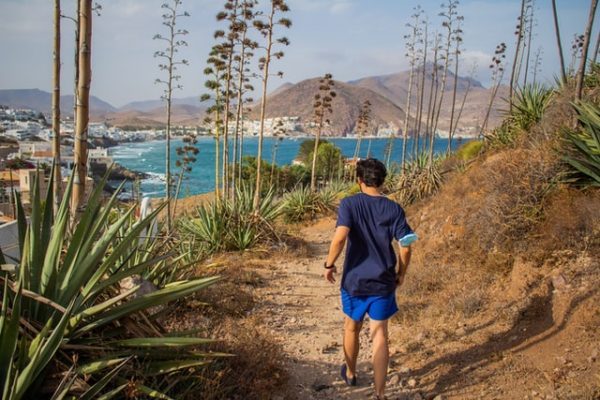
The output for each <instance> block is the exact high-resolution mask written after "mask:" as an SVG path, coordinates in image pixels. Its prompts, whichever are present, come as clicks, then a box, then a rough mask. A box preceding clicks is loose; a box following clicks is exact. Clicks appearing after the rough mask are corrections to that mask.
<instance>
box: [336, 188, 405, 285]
mask: <svg viewBox="0 0 600 400" xmlns="http://www.w3.org/2000/svg"><path fill="white" fill-rule="evenodd" d="M337 226H345V227H348V228H350V232H349V234H348V243H347V246H346V259H345V261H344V272H343V274H342V288H343V289H345V290H346V291H347V292H348V293H350V295H352V296H385V295H389V294H390V293H392V292H393V291H394V290H395V289H396V261H397V259H396V252H395V251H394V248H393V247H392V241H393V240H394V239H396V240H398V241H400V239H402V238H404V237H406V236H407V235H411V234H413V231H412V229H411V227H410V226H409V225H408V222H406V218H405V216H404V210H403V209H402V207H400V205H399V204H398V203H396V202H394V201H392V200H390V199H388V198H387V197H384V196H370V195H368V194H365V193H359V194H356V195H354V196H350V197H347V198H345V199H343V200H342V201H341V203H340V207H339V210H338V219H337Z"/></svg>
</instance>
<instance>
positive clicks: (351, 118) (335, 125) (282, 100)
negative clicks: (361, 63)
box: [250, 78, 405, 136]
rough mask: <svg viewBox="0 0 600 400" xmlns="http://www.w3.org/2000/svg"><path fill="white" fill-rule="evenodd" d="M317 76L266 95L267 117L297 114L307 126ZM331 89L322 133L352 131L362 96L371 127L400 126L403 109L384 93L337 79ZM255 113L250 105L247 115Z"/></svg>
mask: <svg viewBox="0 0 600 400" xmlns="http://www.w3.org/2000/svg"><path fill="white" fill-rule="evenodd" d="M319 79H320V78H313V79H307V80H304V81H302V82H299V83H297V84H295V85H292V86H290V87H288V88H285V89H283V90H276V91H275V92H274V93H273V94H272V95H269V97H268V99H269V100H268V102H267V118H275V117H283V116H290V117H299V119H300V122H301V123H302V124H304V125H305V126H308V124H310V122H311V121H312V120H313V100H314V96H315V94H317V93H318V92H319ZM334 90H335V92H336V94H337V96H336V97H335V98H334V99H333V102H332V108H333V114H332V115H331V117H330V118H329V119H330V120H331V125H330V126H329V127H328V128H326V129H325V131H324V134H325V135H330V136H346V135H348V134H349V133H350V132H352V131H353V130H354V127H355V125H356V120H357V119H358V114H359V112H360V109H361V107H362V104H363V102H364V101H365V100H369V101H370V102H371V109H372V112H371V120H372V127H373V129H375V128H376V127H378V126H380V127H383V126H388V125H390V126H393V127H394V128H395V130H397V129H399V128H400V127H401V126H402V121H403V120H404V115H405V114H404V111H403V110H402V108H400V107H398V106H397V105H395V104H394V103H393V102H392V101H390V100H388V99H387V98H385V97H384V96H382V95H380V94H378V93H376V92H374V91H372V90H370V89H367V88H363V87H360V86H353V85H349V84H347V83H343V82H339V81H335V83H334ZM258 117H259V107H258V106H254V107H253V109H252V112H251V114H250V118H252V119H258ZM307 129H308V128H307Z"/></svg>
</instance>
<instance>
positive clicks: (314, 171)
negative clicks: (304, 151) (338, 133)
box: [310, 115, 323, 192]
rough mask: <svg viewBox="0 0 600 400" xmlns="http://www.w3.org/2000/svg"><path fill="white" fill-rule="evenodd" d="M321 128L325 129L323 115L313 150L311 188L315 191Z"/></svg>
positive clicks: (320, 118)
mask: <svg viewBox="0 0 600 400" xmlns="http://www.w3.org/2000/svg"><path fill="white" fill-rule="evenodd" d="M321 129H323V115H321V116H320V117H319V127H318V128H317V136H316V138H315V148H314V150H313V159H312V168H311V171H310V190H311V192H315V191H316V189H317V155H318V153H319V140H320V139H321Z"/></svg>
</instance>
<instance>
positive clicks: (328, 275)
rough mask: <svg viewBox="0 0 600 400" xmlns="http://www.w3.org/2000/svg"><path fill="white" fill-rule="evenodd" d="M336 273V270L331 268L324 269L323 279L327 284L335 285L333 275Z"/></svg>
mask: <svg viewBox="0 0 600 400" xmlns="http://www.w3.org/2000/svg"><path fill="white" fill-rule="evenodd" d="M336 273H337V268H336V267H333V268H329V269H325V274H324V275H325V279H327V281H328V282H329V283H335V277H334V274H336Z"/></svg>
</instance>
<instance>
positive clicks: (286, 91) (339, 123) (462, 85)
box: [0, 66, 507, 135]
mask: <svg viewBox="0 0 600 400" xmlns="http://www.w3.org/2000/svg"><path fill="white" fill-rule="evenodd" d="M431 68H432V67H431V66H428V67H427V70H426V71H425V72H426V74H425V77H426V78H425V95H424V105H425V107H424V109H425V111H426V110H427V101H428V99H429V92H430V88H431ZM421 72H422V70H420V71H417V74H416V75H417V76H419V78H418V79H415V80H413V89H412V93H411V106H410V115H411V118H412V117H414V116H415V114H416V108H415V107H416V104H417V101H418V96H417V89H416V85H417V81H418V84H419V86H420V84H421V81H420V80H421V78H420V76H421ZM409 76H410V73H409V72H408V71H403V72H399V73H395V74H389V75H381V76H371V77H366V78H361V79H357V80H352V81H349V82H340V81H335V83H334V90H335V91H336V93H337V96H336V98H335V99H334V101H333V103H332V107H333V114H332V115H331V116H330V118H329V119H330V120H331V125H330V128H329V130H330V131H331V132H330V133H332V134H338V135H339V134H342V135H344V134H347V133H349V132H351V131H352V130H353V129H354V126H355V124H356V120H357V118H358V114H359V112H360V109H361V107H362V104H363V102H364V101H365V100H369V101H370V102H371V117H372V124H373V125H374V126H386V125H394V126H396V127H397V128H400V127H402V126H403V124H404V118H405V109H406V106H407V104H406V98H407V94H408V86H409ZM318 87H319V78H312V79H306V80H304V81H301V82H299V83H296V84H294V83H290V82H287V83H284V84H283V85H281V86H279V87H278V88H277V89H275V90H274V91H272V92H271V93H270V94H269V97H268V99H269V101H268V102H267V117H268V118H272V117H281V116H296V117H299V119H300V121H301V122H303V123H307V122H310V121H311V120H312V114H313V110H312V103H313V101H314V95H315V94H316V93H317V92H318ZM453 87H454V75H453V74H452V72H450V71H448V76H447V80H446V85H445V91H444V99H443V102H442V107H441V110H440V123H439V128H440V129H447V128H448V125H449V120H450V115H451V101H452V94H453ZM467 89H468V90H469V91H468V96H467V97H466V98H464V96H465V93H466V92H467ZM506 94H507V91H506V88H504V87H501V88H500V91H499V93H498V97H497V100H496V102H495V104H494V108H493V111H492V113H491V117H490V122H489V126H495V125H497V124H498V122H499V121H500V120H501V114H502V111H501V108H502V107H503V104H504V102H503V101H502V100H500V99H501V98H503V97H506ZM489 99H490V89H487V88H485V87H483V85H482V84H481V83H480V82H478V81H477V80H474V79H472V78H467V77H461V76H459V77H458V80H457V95H456V104H457V105H456V110H455V117H456V115H457V114H458V108H459V107H460V105H461V103H462V101H463V100H464V109H463V112H462V114H461V119H460V123H459V127H465V128H468V127H476V126H478V125H479V124H480V123H481V122H482V121H483V118H484V115H485V111H486V109H487V105H488V104H489ZM258 104H260V101H257V102H256V103H254V105H253V106H252V111H251V113H250V118H252V119H258V117H259V113H258V109H259V107H258ZM0 105H6V106H10V107H15V108H31V109H34V110H37V111H41V112H44V113H46V114H49V113H50V109H51V94H50V93H48V92H44V91H42V90H39V89H17V90H14V89H13V90H0ZM72 109H73V96H72V95H64V96H61V110H63V114H70V113H71V112H72ZM205 110H206V106H205V105H204V103H201V102H200V100H199V97H186V98H177V99H173V107H172V122H173V123H174V124H177V125H199V124H201V123H202V120H203V118H204V113H205ZM90 118H91V120H93V121H106V122H107V123H109V124H111V125H114V126H121V127H125V126H126V127H147V128H158V127H161V126H164V124H165V122H166V112H165V105H164V102H162V101H161V100H146V101H134V102H131V103H128V104H126V105H124V106H123V107H120V108H116V107H114V106H112V105H111V104H109V103H107V102H105V101H103V100H101V99H99V98H97V97H94V96H91V98H90ZM423 120H425V115H424V116H423ZM326 133H327V132H326Z"/></svg>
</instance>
